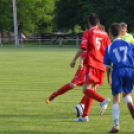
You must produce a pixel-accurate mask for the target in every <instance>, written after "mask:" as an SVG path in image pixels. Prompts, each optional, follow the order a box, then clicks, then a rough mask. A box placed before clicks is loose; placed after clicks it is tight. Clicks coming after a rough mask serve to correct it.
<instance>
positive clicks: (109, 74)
mask: <svg viewBox="0 0 134 134" xmlns="http://www.w3.org/2000/svg"><path fill="white" fill-rule="evenodd" d="M107 81H108V84H109V85H112V76H111V68H108V67H107Z"/></svg>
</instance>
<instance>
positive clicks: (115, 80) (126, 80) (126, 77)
mask: <svg viewBox="0 0 134 134" xmlns="http://www.w3.org/2000/svg"><path fill="white" fill-rule="evenodd" d="M133 84H134V70H133V69H132V68H125V67H124V68H118V69H114V70H113V71H112V95H113V96H115V95H116V94H117V93H121V92H123V91H124V92H125V93H126V94H130V93H131V92H132V89H133Z"/></svg>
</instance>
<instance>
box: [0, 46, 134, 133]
mask: <svg viewBox="0 0 134 134" xmlns="http://www.w3.org/2000/svg"><path fill="white" fill-rule="evenodd" d="M77 49H78V48H76V47H75V46H63V47H62V48H59V47H58V46H51V45H50V46H44V47H34V48H31V47H27V48H11V47H10V48H8V47H3V48H0V134H107V133H108V131H109V130H110V129H111V128H112V126H113V120H112V114H111V113H112V102H111V103H110V104H109V106H108V109H107V111H106V113H105V114H104V115H102V116H100V115H99V112H100V104H99V103H98V102H95V101H94V102H93V105H92V108H91V111H90V114H89V122H73V120H74V119H75V118H76V116H75V115H74V107H75V106H76V104H77V103H79V101H80V100H81V98H82V96H83V93H82V87H80V86H79V87H76V88H75V89H73V90H72V91H69V92H67V93H66V94H64V95H61V96H59V97H57V98H56V99H55V100H54V101H52V102H51V103H50V104H49V105H47V104H46V103H45V98H46V97H48V96H49V95H50V94H51V93H52V92H53V91H55V90H58V89H59V88H60V87H61V86H63V85H64V84H66V83H69V82H70V81H71V79H72V78H73V76H74V74H75V71H76V69H77V65H78V62H77V65H76V67H75V68H73V69H72V68H70V66H69V64H70V62H71V60H72V58H73V57H74V55H75V53H76V51H77ZM97 92H98V93H100V94H101V95H103V96H104V97H108V98H110V99H111V100H112V95H111V89H110V86H109V85H108V84H107V79H106V77H105V80H104V85H103V86H100V87H99V89H98V90H97ZM132 96H133V99H134V93H133V94H132ZM120 133H121V134H134V121H133V120H132V118H131V116H130V114H129V111H128V109H127V107H126V104H125V103H124V101H123V99H122V98H121V103H120Z"/></svg>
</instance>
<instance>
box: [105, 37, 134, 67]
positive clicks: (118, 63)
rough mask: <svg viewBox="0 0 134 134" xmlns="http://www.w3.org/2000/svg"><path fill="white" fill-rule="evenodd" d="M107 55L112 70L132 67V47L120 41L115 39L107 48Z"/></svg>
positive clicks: (133, 49) (133, 55)
mask: <svg viewBox="0 0 134 134" xmlns="http://www.w3.org/2000/svg"><path fill="white" fill-rule="evenodd" d="M107 49H108V50H107V51H108V55H109V58H110V60H111V62H112V63H113V69H116V68H120V67H134V46H133V45H132V44H131V43H128V42H126V41H123V40H122V39H115V40H114V41H113V43H112V44H110V45H109V46H108V47H107Z"/></svg>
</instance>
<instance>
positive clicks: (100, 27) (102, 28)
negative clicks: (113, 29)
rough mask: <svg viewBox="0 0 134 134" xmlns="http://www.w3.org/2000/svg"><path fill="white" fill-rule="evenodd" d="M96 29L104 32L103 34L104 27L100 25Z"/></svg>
mask: <svg viewBox="0 0 134 134" xmlns="http://www.w3.org/2000/svg"><path fill="white" fill-rule="evenodd" d="M98 28H99V29H100V30H102V31H104V32H105V31H106V29H105V26H103V25H101V24H100V25H99V26H98Z"/></svg>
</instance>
